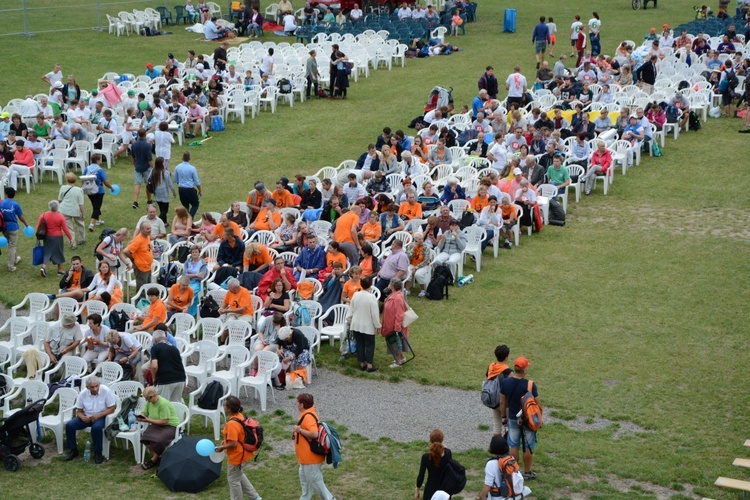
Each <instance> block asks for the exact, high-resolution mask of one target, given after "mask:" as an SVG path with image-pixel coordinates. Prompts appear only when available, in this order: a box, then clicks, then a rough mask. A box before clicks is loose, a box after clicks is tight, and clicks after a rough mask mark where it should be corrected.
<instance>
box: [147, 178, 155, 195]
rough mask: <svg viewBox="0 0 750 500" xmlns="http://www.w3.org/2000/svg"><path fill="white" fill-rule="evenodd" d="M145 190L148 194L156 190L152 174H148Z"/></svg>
mask: <svg viewBox="0 0 750 500" xmlns="http://www.w3.org/2000/svg"><path fill="white" fill-rule="evenodd" d="M146 192H147V193H149V194H154V193H155V192H156V182H154V176H153V175H149V176H148V180H147V181H146Z"/></svg>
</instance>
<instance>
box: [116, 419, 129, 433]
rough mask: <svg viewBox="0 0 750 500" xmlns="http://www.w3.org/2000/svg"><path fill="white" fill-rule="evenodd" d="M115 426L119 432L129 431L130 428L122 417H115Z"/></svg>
mask: <svg viewBox="0 0 750 500" xmlns="http://www.w3.org/2000/svg"><path fill="white" fill-rule="evenodd" d="M117 426H118V427H119V429H120V432H128V431H129V430H130V427H128V425H127V424H126V423H125V421H124V420H123V419H122V417H117Z"/></svg>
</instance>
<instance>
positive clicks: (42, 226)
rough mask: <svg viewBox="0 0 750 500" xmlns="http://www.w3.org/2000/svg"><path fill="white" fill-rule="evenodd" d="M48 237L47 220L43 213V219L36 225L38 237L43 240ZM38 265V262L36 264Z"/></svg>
mask: <svg viewBox="0 0 750 500" xmlns="http://www.w3.org/2000/svg"><path fill="white" fill-rule="evenodd" d="M46 237H47V220H46V219H45V218H44V215H42V219H41V220H40V221H39V225H38V226H37V227H36V239H38V240H43V239H44V238H46ZM34 265H38V264H34Z"/></svg>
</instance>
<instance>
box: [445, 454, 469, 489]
mask: <svg viewBox="0 0 750 500" xmlns="http://www.w3.org/2000/svg"><path fill="white" fill-rule="evenodd" d="M465 487H466V468H464V466H463V465H461V464H460V463H458V462H457V461H455V460H453V459H452V458H451V459H450V460H448V465H447V466H446V468H445V470H443V473H442V474H441V475H440V487H439V489H441V490H443V491H444V492H446V493H448V494H449V495H457V494H458V493H461V492H462V491H463V489H464V488H465Z"/></svg>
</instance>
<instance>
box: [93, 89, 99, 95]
mask: <svg viewBox="0 0 750 500" xmlns="http://www.w3.org/2000/svg"><path fill="white" fill-rule="evenodd" d="M91 95H99V90H98V89H94V90H92V91H91Z"/></svg>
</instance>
